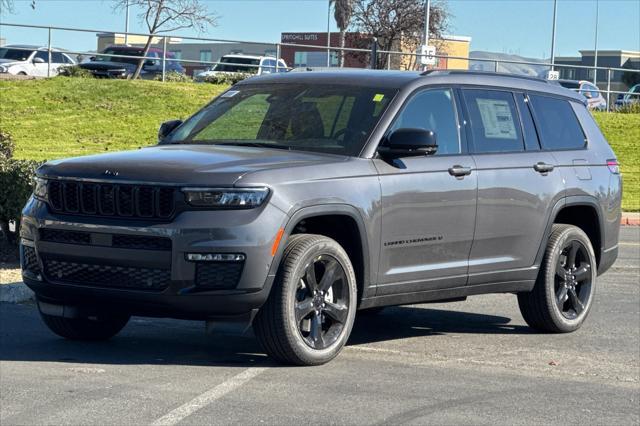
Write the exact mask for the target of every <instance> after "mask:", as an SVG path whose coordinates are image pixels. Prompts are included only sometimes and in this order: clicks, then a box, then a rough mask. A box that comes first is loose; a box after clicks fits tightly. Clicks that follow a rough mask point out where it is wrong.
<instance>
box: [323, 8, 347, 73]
mask: <svg viewBox="0 0 640 426" xmlns="http://www.w3.org/2000/svg"><path fill="white" fill-rule="evenodd" d="M329 3H333V4H334V15H333V16H334V18H335V20H336V24H337V25H338V29H339V30H340V48H341V49H344V44H345V38H346V34H347V28H349V24H350V23H351V15H353V0H329ZM343 66H344V50H341V51H340V67H343Z"/></svg>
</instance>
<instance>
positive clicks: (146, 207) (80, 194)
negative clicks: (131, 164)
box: [48, 180, 176, 219]
mask: <svg viewBox="0 0 640 426" xmlns="http://www.w3.org/2000/svg"><path fill="white" fill-rule="evenodd" d="M48 189H49V205H50V206H51V209H52V210H53V211H54V212H56V213H65V214H83V215H99V216H107V217H126V218H140V219H144V218H148V219H169V218H171V216H172V215H173V213H174V211H175V197H176V189H175V188H171V187H161V186H144V185H126V184H111V183H92V182H75V181H63V180H52V181H50V182H49V188H48Z"/></svg>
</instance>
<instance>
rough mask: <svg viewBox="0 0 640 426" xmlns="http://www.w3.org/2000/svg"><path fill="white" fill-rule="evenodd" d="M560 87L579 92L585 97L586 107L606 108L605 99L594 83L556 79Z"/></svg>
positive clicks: (602, 109) (599, 109)
mask: <svg viewBox="0 0 640 426" xmlns="http://www.w3.org/2000/svg"><path fill="white" fill-rule="evenodd" d="M558 83H559V84H560V85H561V86H562V87H566V88H567V89H570V90H573V91H574V92H578V93H580V94H581V95H582V96H584V97H585V98H587V107H588V108H589V109H595V110H598V111H604V110H606V109H607V100H606V99H605V98H604V96H602V93H600V89H599V88H598V86H596V85H595V84H593V83H591V82H589V81H585V80H580V81H578V80H558Z"/></svg>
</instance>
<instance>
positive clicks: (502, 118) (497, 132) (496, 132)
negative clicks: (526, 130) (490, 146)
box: [476, 98, 518, 139]
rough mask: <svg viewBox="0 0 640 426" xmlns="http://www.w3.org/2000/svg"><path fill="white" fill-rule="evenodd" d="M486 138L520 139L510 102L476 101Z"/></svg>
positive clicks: (478, 99)
mask: <svg viewBox="0 0 640 426" xmlns="http://www.w3.org/2000/svg"><path fill="white" fill-rule="evenodd" d="M476 103H477V104H478V109H479V110H480V117H481V118H482V126H483V127H484V137H485V138H495V139H518V134H517V133H516V126H515V122H514V120H513V115H512V114H511V108H509V102H507V101H501V100H498V99H480V98H477V99H476Z"/></svg>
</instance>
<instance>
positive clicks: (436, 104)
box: [390, 89, 460, 155]
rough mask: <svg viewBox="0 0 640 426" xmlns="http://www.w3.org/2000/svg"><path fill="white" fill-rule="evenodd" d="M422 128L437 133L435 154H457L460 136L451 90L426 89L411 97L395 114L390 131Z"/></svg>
mask: <svg viewBox="0 0 640 426" xmlns="http://www.w3.org/2000/svg"><path fill="white" fill-rule="evenodd" d="M397 129H425V130H431V131H433V132H435V134H436V142H437V143H438V151H437V152H436V155H443V154H459V153H460V135H459V133H458V122H457V119H456V110H455V104H454V101H453V92H452V91H451V89H432V90H425V91H423V92H420V93H418V94H416V95H414V96H413V97H412V98H411V99H410V100H409V102H408V103H407V104H406V105H405V107H404V108H403V109H402V111H401V112H400V113H399V114H398V117H397V118H396V121H395V122H394V123H393V125H392V126H391V129H390V132H392V131H394V130H397Z"/></svg>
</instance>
